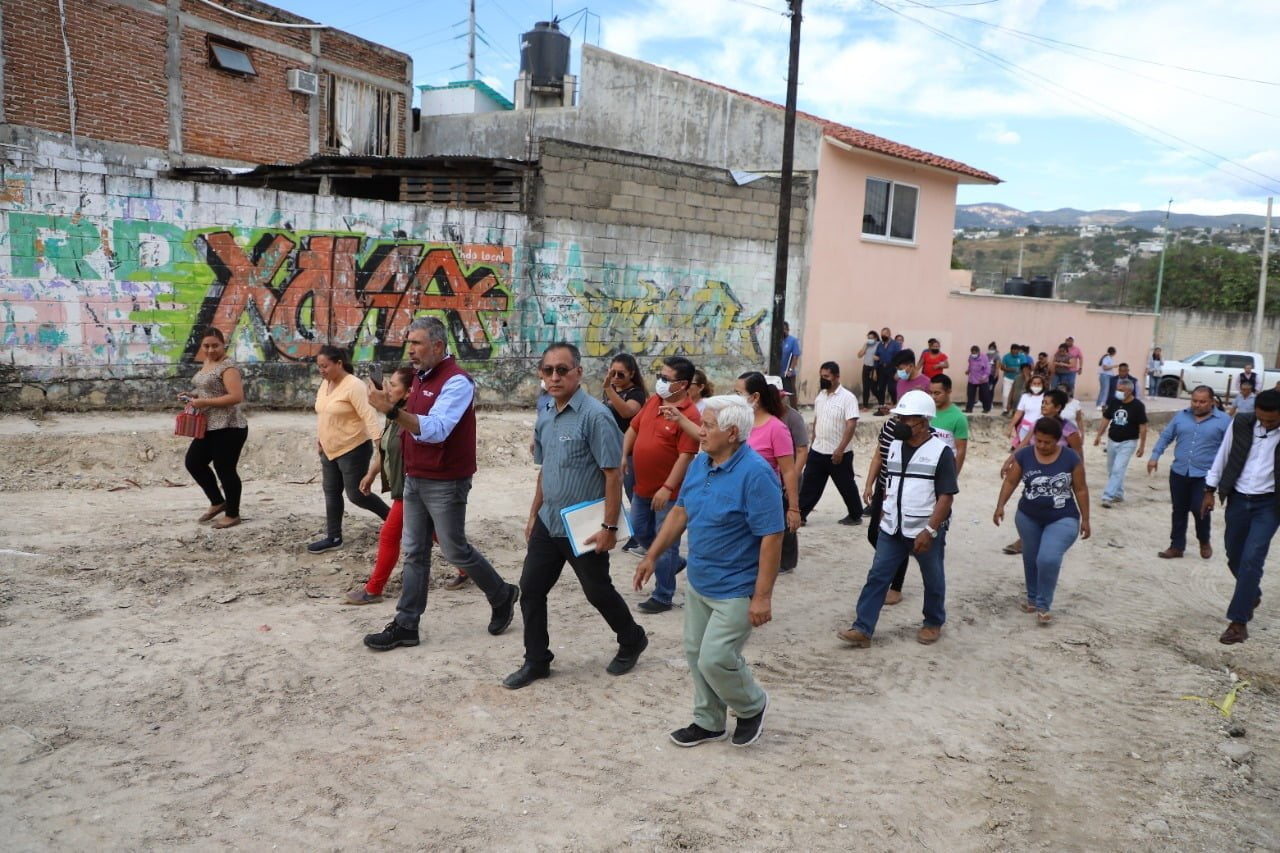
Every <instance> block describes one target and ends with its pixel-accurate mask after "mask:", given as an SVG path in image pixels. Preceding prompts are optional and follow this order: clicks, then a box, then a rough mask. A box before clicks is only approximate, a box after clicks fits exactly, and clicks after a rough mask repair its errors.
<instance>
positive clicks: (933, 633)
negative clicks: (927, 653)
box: [916, 625, 942, 646]
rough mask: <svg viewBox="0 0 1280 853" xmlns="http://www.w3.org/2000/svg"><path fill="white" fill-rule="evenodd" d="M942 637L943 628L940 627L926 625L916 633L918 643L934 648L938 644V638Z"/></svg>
mask: <svg viewBox="0 0 1280 853" xmlns="http://www.w3.org/2000/svg"><path fill="white" fill-rule="evenodd" d="M940 636H942V627H941V626H938V625H925V626H924V627H923V628H921V629H920V630H919V632H917V633H916V642H917V643H919V644H920V645H922V646H932V645H933V644H934V643H936V642H938V637H940Z"/></svg>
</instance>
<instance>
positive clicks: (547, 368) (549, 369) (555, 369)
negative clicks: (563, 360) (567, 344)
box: [538, 364, 577, 376]
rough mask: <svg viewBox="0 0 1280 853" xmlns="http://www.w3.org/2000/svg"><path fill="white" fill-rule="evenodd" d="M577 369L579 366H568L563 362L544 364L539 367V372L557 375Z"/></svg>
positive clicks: (545, 374)
mask: <svg viewBox="0 0 1280 853" xmlns="http://www.w3.org/2000/svg"><path fill="white" fill-rule="evenodd" d="M576 369H577V368H574V367H566V366H565V365H563V364H544V365H542V366H541V367H539V368H538V372H539V373H541V374H542V375H543V376H550V375H551V374H553V373H554V374H555V375H556V376H564V375H566V374H567V373H568V372H569V371H571V370H576Z"/></svg>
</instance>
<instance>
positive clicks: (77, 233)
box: [0, 140, 773, 408]
mask: <svg viewBox="0 0 1280 853" xmlns="http://www.w3.org/2000/svg"><path fill="white" fill-rule="evenodd" d="M84 156H85V155H84V154H83V153H82V154H81V155H79V158H78V159H77V158H76V157H75V155H73V154H72V153H71V152H70V151H69V150H58V149H57V146H55V145H54V143H51V142H49V141H47V140H46V141H44V142H42V143H41V144H40V145H39V146H37V147H36V148H35V149H34V150H32V151H30V152H26V153H22V152H20V153H17V154H12V153H9V154H7V157H8V163H7V165H6V167H5V169H4V170H3V174H2V176H0V358H2V360H3V365H0V406H2V407H4V408H22V407H27V408H29V407H43V406H50V407H74V408H82V407H102V406H120V407H129V406H145V405H159V404H167V403H168V401H169V400H170V399H171V391H172V389H173V388H175V387H178V386H179V385H181V384H182V381H181V378H182V377H183V376H184V375H185V374H189V373H190V372H191V371H193V370H194V369H195V367H196V365H195V362H194V359H195V357H196V355H197V350H198V343H199V341H198V339H197V336H198V332H199V330H200V329H202V328H204V327H206V326H216V327H218V328H220V329H222V330H223V332H225V333H226V334H227V335H228V336H229V338H230V349H231V352H232V355H233V357H234V358H235V359H236V360H237V361H239V362H242V363H244V364H245V365H246V374H247V375H248V379H249V383H250V386H251V387H250V397H251V399H252V400H254V401H255V402H257V403H259V404H265V405H306V404H309V403H310V401H311V399H312V398H313V395H314V387H315V384H316V379H315V377H314V373H313V372H312V370H311V368H310V359H311V358H312V357H313V356H314V354H315V352H316V351H317V350H318V348H319V347H320V346H321V345H323V344H325V343H334V344H337V345H340V346H344V347H349V348H351V349H352V351H353V354H354V358H355V361H357V362H358V363H359V362H371V361H379V362H383V363H385V364H394V363H397V362H399V361H400V360H401V359H402V358H403V347H404V333H405V329H406V327H407V326H408V323H409V322H410V320H411V319H412V318H413V317H414V316H416V315H419V314H424V313H427V314H434V315H436V316H439V317H441V319H443V320H444V322H445V324H446V326H447V328H448V329H449V333H450V336H451V341H450V344H451V348H452V349H453V351H454V352H455V353H456V354H457V356H458V358H459V359H460V361H461V362H462V363H463V364H465V365H466V366H467V367H468V368H469V369H470V370H471V371H472V372H473V373H474V374H475V375H476V377H477V380H478V382H479V384H480V387H481V390H482V394H481V398H482V399H484V400H488V401H494V402H498V401H506V400H511V399H513V397H519V396H524V395H526V394H527V393H528V392H529V391H530V390H531V389H532V387H533V385H534V382H535V380H534V378H533V373H532V366H533V364H534V362H535V360H536V358H537V356H538V355H539V354H540V352H541V350H542V348H543V347H545V346H546V344H547V343H549V342H551V341H553V340H560V339H566V340H570V341H572V342H574V343H577V344H578V345H579V346H580V347H581V348H582V350H583V353H584V355H585V356H587V357H588V358H590V359H597V360H599V361H600V362H602V363H598V364H589V365H588V370H589V371H594V373H593V375H598V374H601V373H603V362H607V360H608V358H609V357H610V356H611V355H612V354H613V353H615V352H617V351H620V350H628V351H631V352H634V353H637V354H638V355H640V356H642V357H644V358H647V359H649V361H648V362H646V364H648V363H652V362H656V361H657V360H658V359H660V358H661V357H662V356H665V355H670V354H687V355H690V356H691V357H693V358H694V360H695V361H697V362H699V363H700V364H704V365H706V366H707V367H708V368H709V369H710V370H711V372H713V373H718V374H720V375H727V374H729V373H732V372H737V371H738V370H741V369H745V368H747V367H761V366H763V364H764V362H765V360H766V358H767V348H768V340H767V337H768V336H767V324H768V312H769V306H770V304H771V300H772V277H773V266H772V264H773V245H772V243H771V242H768V241H764V240H760V239H744V238H736V237H731V236H726V235H725V234H723V233H718V234H717V233H705V231H704V232H697V231H692V232H691V231H689V230H688V229H687V228H679V227H678V228H674V229H661V228H653V227H642V226H640V225H635V224H620V223H617V222H601V221H598V219H599V217H593V216H591V215H589V214H588V215H585V216H581V217H562V216H536V217H531V216H528V215H525V214H513V213H498V212H489V211H477V210H464V209H457V208H443V207H430V206H424V205H405V204H397V203H390V202H381V201H367V200H361V199H351V198H338V197H332V196H312V195H304V194H294V193H286V192H276V191H272V190H261V189H252V188H245V187H232V186H222V185H213V184H201V183H188V182H177V181H171V180H166V179H164V178H161V177H156V176H153V175H149V174H147V173H146V170H138V169H136V168H130V167H127V166H124V165H120V164H117V163H113V162H111V161H110V158H105V159H104V158H101V157H97V158H90V159H87V160H86V159H84ZM73 167H74V168H73ZM593 220H595V221H593Z"/></svg>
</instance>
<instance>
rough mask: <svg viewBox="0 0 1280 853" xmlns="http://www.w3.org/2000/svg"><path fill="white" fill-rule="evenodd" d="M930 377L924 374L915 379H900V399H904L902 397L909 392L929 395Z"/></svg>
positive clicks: (898, 389) (917, 375)
mask: <svg viewBox="0 0 1280 853" xmlns="http://www.w3.org/2000/svg"><path fill="white" fill-rule="evenodd" d="M930 384H931V383H930V382H929V377H928V376H925V375H924V374H923V373H917V374H916V378H915V379H899V380H898V388H897V391H898V399H899V400H901V399H902V395H903V394H905V393H907V392H908V391H923V392H924V393H926V394H928V393H929V385H930Z"/></svg>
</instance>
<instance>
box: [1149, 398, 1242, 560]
mask: <svg viewBox="0 0 1280 853" xmlns="http://www.w3.org/2000/svg"><path fill="white" fill-rule="evenodd" d="M1230 426H1231V418H1230V417H1229V416H1228V415H1227V413H1226V412H1224V411H1222V410H1221V409H1219V408H1218V407H1217V406H1215V405H1214V399H1213V389H1212V388H1210V387H1208V386H1207V385H1199V386H1197V387H1196V388H1195V389H1194V390H1193V391H1192V392H1191V405H1190V406H1188V407H1187V408H1185V409H1183V410H1182V411H1181V412H1178V414H1176V415H1174V416H1173V420H1171V421H1169V425H1168V426H1167V427H1165V428H1164V430H1163V431H1162V432H1161V433H1160V438H1158V439H1157V440H1156V446H1155V447H1153V448H1151V459H1149V460H1148V461H1147V473H1148V474H1154V473H1155V472H1156V468H1157V467H1159V464H1160V454H1162V453H1164V452H1165V450H1166V449H1168V447H1169V445H1170V444H1172V445H1173V464H1172V465H1170V466H1169V496H1170V498H1171V501H1172V503H1173V525H1172V527H1171V529H1170V531H1169V547H1168V548H1165V549H1164V550H1163V551H1160V552H1158V553H1157V554H1156V556H1157V557H1162V558H1164V559H1166V560H1170V559H1177V558H1179V557H1181V556H1182V553H1183V551H1184V550H1186V547H1187V513H1191V514H1192V515H1193V516H1194V517H1195V520H1196V540H1197V541H1199V543H1200V556H1201V557H1203V558H1204V559H1206V560H1207V559H1209V558H1210V557H1212V556H1213V545H1212V530H1211V528H1210V524H1211V518H1210V514H1209V513H1207V512H1206V513H1202V512H1200V505H1201V503H1202V502H1203V500H1204V478H1205V475H1206V474H1208V473H1209V469H1210V468H1212V467H1213V458H1214V456H1216V455H1217V453H1218V448H1219V447H1221V446H1222V437H1223V436H1224V435H1226V432H1227V428H1228V427H1230Z"/></svg>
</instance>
